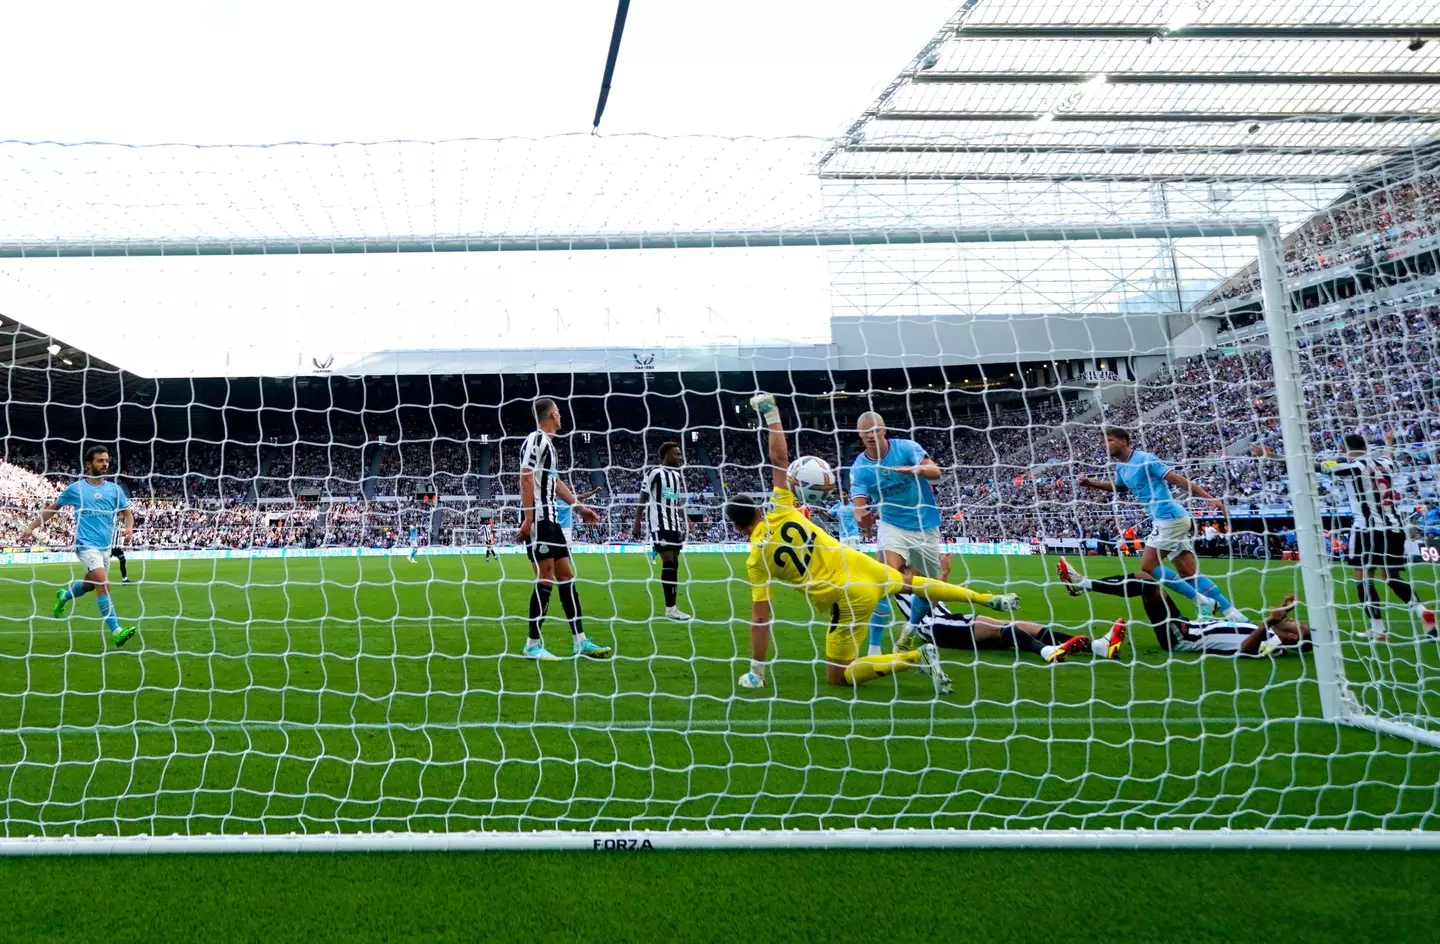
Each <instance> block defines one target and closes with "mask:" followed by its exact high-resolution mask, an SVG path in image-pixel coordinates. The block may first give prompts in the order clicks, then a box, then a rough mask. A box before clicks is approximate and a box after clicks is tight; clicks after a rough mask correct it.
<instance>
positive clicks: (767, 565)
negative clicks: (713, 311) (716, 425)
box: [725, 393, 1020, 694]
mask: <svg viewBox="0 0 1440 944" xmlns="http://www.w3.org/2000/svg"><path fill="white" fill-rule="evenodd" d="M750 403H751V405H752V406H753V407H755V410H756V412H758V413H759V414H760V419H761V421H762V422H764V424H765V425H766V427H768V429H769V432H768V434H767V447H768V449H767V451H768V453H769V458H770V465H771V484H772V486H773V489H772V491H771V493H770V500H771V502H773V504H774V508H773V509H772V510H771V511H769V512H768V513H767V512H766V511H765V510H764V509H763V508H761V507H760V505H759V503H758V502H756V501H755V500H754V499H753V498H750V497H749V496H746V495H742V496H739V497H737V498H734V499H732V500H730V501H729V502H727V503H726V504H725V517H726V518H727V519H729V521H730V523H731V524H732V525H734V527H735V529H736V530H737V531H739V532H740V533H741V534H742V535H744V536H745V537H746V538H748V539H749V541H750V555H749V558H748V559H747V560H746V563H745V571H746V576H747V577H748V578H749V580H750V599H751V622H750V647H751V661H750V671H749V672H746V673H745V674H744V675H742V676H740V686H741V687H742V688H761V687H763V686H764V685H765V659H766V656H767V655H768V653H769V651H770V619H771V611H770V583H771V581H779V582H781V583H787V584H789V585H790V586H792V587H794V588H795V589H796V590H799V591H800V592H801V593H803V594H805V597H806V598H807V599H808V600H809V601H810V605H811V606H813V607H814V608H815V610H816V612H818V613H822V614H828V616H829V619H830V628H829V631H828V632H827V633H826V634H825V661H826V666H825V678H826V680H827V681H828V682H829V683H830V684H832V685H860V684H862V683H864V682H868V681H870V680H871V679H873V678H876V677H878V676H882V675H890V674H892V673H895V672H903V671H905V670H906V669H909V668H910V667H912V666H914V667H915V668H918V669H919V670H920V671H921V672H923V673H925V674H926V675H929V676H930V677H931V679H932V680H933V681H934V683H935V690H936V691H937V692H939V693H941V694H944V693H946V692H948V691H949V690H950V680H949V678H947V677H946V675H945V671H944V669H942V668H941V666H940V656H939V653H938V652H937V651H936V649H935V646H934V645H932V644H930V643H925V644H923V645H921V646H919V647H918V648H916V649H912V650H908V651H906V652H895V653H891V654H889V655H879V656H868V655H867V656H860V655H859V652H860V641H861V639H863V638H865V636H866V635H867V634H868V633H869V623H870V614H871V613H872V612H873V611H874V609H875V605H876V603H878V602H879V601H880V600H882V599H885V598H887V597H889V596H890V595H892V594H896V593H902V592H911V593H916V594H918V595H919V596H921V597H923V598H924V599H926V600H928V601H929V602H931V603H935V602H939V601H942V600H943V601H953V602H959V601H962V600H963V601H966V602H971V603H981V604H984V605H986V606H989V607H990V608H992V609H995V610H1001V611H1007V612H1008V611H1010V610H1014V609H1016V608H1017V607H1018V606H1019V604H1020V599H1019V597H1018V596H1016V595H1015V594H1013V593H1005V594H994V593H979V592H976V591H974V590H969V589H967V588H965V587H957V586H955V585H954V584H947V583H941V582H940V581H938V580H930V579H927V578H925V577H905V576H904V575H902V574H901V573H900V572H899V571H897V570H895V569H894V568H893V567H887V566H885V565H884V564H882V563H880V562H879V561H877V560H875V559H874V558H872V557H867V556H865V555H864V554H862V553H860V552H859V551H857V550H855V549H854V548H849V547H845V546H844V545H842V544H841V543H840V542H839V541H837V540H836V539H835V538H834V537H832V536H831V535H830V534H829V533H828V532H826V531H825V530H824V529H822V528H821V527H819V526H818V525H816V524H813V523H812V522H811V521H810V519H808V518H806V517H805V516H804V515H802V514H801V513H800V512H799V511H798V510H797V508H796V502H795V496H794V494H793V493H792V492H791V491H790V483H789V481H788V478H787V475H786V469H787V468H788V467H789V465H790V450H789V447H788V446H787V445H786V443H785V431H784V430H783V429H782V428H781V423H780V411H779V409H778V408H777V407H776V405H775V398H774V397H773V396H771V395H769V394H764V393H762V394H759V395H757V396H755V397H753V398H751V401H750Z"/></svg>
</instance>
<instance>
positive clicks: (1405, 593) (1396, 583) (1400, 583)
mask: <svg viewBox="0 0 1440 944" xmlns="http://www.w3.org/2000/svg"><path fill="white" fill-rule="evenodd" d="M120 566H121V567H124V566H125V565H124V564H121V565H120ZM1385 586H1387V587H1389V588H1390V592H1391V593H1393V594H1395V596H1396V597H1397V598H1399V600H1400V602H1401V603H1404V604H1407V605H1408V604H1409V603H1410V601H1411V600H1413V599H1415V591H1414V590H1412V589H1410V582H1409V581H1408V580H1401V579H1400V578H1399V577H1391V578H1390V579H1389V580H1387V581H1385Z"/></svg>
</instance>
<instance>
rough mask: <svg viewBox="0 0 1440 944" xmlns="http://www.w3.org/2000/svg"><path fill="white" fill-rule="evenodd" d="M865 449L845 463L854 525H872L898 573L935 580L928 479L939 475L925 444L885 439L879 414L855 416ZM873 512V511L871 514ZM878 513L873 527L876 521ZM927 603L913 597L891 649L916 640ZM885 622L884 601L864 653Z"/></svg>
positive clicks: (935, 520) (936, 544)
mask: <svg viewBox="0 0 1440 944" xmlns="http://www.w3.org/2000/svg"><path fill="white" fill-rule="evenodd" d="M855 431H856V432H857V433H859V435H860V442H861V444H862V445H864V447H865V449H864V450H863V451H862V452H861V453H860V454H859V455H858V456H856V457H855V462H854V463H853V464H852V465H851V466H850V502H851V504H852V505H853V506H854V509H855V523H856V524H857V525H858V526H859V527H860V528H863V529H865V530H867V531H868V530H869V529H870V528H871V527H876V529H877V538H878V540H879V543H880V552H881V554H882V555H883V556H882V560H884V562H885V563H886V564H887V565H889V566H891V567H893V568H895V569H896V570H900V571H903V570H904V569H905V568H906V567H909V568H910V569H911V570H913V571H914V572H915V573H917V574H919V575H921V576H922V577H930V578H931V579H934V580H939V579H940V553H941V547H940V508H939V506H938V505H937V504H936V503H935V492H934V490H933V489H932V488H931V485H930V483H932V482H935V481H937V480H938V479H939V478H940V476H941V475H942V474H943V473H942V472H941V470H940V467H939V466H938V465H936V464H935V460H934V459H931V458H930V456H929V455H928V454H927V453H926V452H925V448H924V447H923V446H921V445H920V444H919V443H917V442H915V441H914V440H912V439H891V438H889V436H887V435H886V430H885V420H884V419H882V418H881V416H880V414H879V413H864V414H861V416H860V419H859V421H857V423H856V425H855ZM877 513H878V514H877ZM877 517H878V526H877V524H876V522H877ZM929 614H930V604H929V603H927V602H925V601H924V600H919V601H917V603H916V605H915V606H913V607H911V609H910V619H909V621H908V622H907V623H906V624H905V629H904V630H902V631H901V633H900V638H899V639H898V640H897V641H896V643H895V648H896V649H897V650H905V649H912V648H914V647H915V646H918V645H919V644H920V642H919V639H920V625H921V623H922V621H923V620H924V619H925V617H926V616H928V615H929ZM889 624H890V609H889V606H888V604H887V605H886V606H885V608H884V612H882V611H881V609H880V608H878V607H877V608H876V611H875V615H874V616H873V617H872V618H871V620H870V650H869V651H870V654H871V655H874V654H876V653H878V652H879V651H880V643H881V640H882V639H884V638H885V629H886V628H887V627H888V626H889Z"/></svg>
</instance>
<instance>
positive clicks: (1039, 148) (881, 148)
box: [843, 143, 1424, 157]
mask: <svg viewBox="0 0 1440 944" xmlns="http://www.w3.org/2000/svg"><path fill="white" fill-rule="evenodd" d="M1423 146H1424V145H1415V146H1414V147H1409V146H1400V145H1390V146H1386V147H1372V146H1368V145H1363V144H1356V145H1348V146H1347V145H1323V144H1317V145H1313V146H1310V147H1307V146H1305V145H1278V144H1256V145H1250V146H1246V145H1224V146H1221V145H1206V144H1177V145H1168V146H1167V145H1158V144H1114V145H1106V144H878V143H862V144H850V145H846V146H845V148H844V149H843V150H844V151H845V153H847V154H1171V155H1179V154H1199V155H1209V154H1283V155H1292V156H1296V157H1310V156H1320V155H1327V154H1328V155H1337V156H1361V157H1363V156H1366V155H1374V154H1381V155H1390V154H1407V153H1410V152H1412V151H1416V150H1418V149H1420V148H1421V147H1423Z"/></svg>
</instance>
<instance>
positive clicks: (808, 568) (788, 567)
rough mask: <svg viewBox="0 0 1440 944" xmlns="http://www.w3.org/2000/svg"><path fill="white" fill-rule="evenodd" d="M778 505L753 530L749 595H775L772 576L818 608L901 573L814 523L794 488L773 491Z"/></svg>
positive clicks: (870, 590) (875, 588) (876, 588)
mask: <svg viewBox="0 0 1440 944" xmlns="http://www.w3.org/2000/svg"><path fill="white" fill-rule="evenodd" d="M770 501H771V503H772V504H773V506H774V507H773V508H772V509H771V510H770V512H769V513H767V514H766V515H765V517H764V518H762V519H761V520H760V523H759V524H757V525H755V529H754V530H753V531H751V532H750V556H749V558H748V559H747V560H746V562H745V570H746V575H747V576H748V577H749V579H750V599H751V600H753V601H756V602H759V601H762V600H769V599H770V581H772V580H778V581H780V582H781V583H788V584H789V585H790V586H792V587H794V588H795V589H797V590H799V591H800V592H801V593H803V594H805V596H806V597H807V598H808V599H809V600H810V602H811V604H813V605H814V606H816V607H817V608H823V607H826V606H829V605H831V604H832V603H835V602H836V601H837V600H839V598H840V597H841V596H842V595H843V594H844V593H845V591H846V590H847V589H849V588H851V587H856V588H857V589H858V588H860V587H863V588H864V589H865V590H866V591H867V595H875V596H877V598H878V594H879V592H880V591H881V588H887V587H888V585H889V584H890V583H892V575H893V576H894V577H898V576H899V575H898V574H895V573H894V572H893V571H891V570H890V569H889V568H887V567H886V566H885V565H884V564H882V563H880V562H879V561H877V560H875V559H874V558H872V557H867V556H866V555H864V554H862V553H860V552H859V551H857V550H855V549H854V548H849V547H845V546H844V545H843V544H841V543H840V542H839V541H837V540H835V538H833V537H832V536H831V535H830V534H828V533H827V532H826V531H825V529H823V528H821V527H820V526H819V525H817V524H814V523H813V522H812V521H811V520H810V519H809V518H806V517H805V516H804V515H803V514H801V513H800V511H799V509H797V508H796V507H795V496H794V495H793V494H791V492H790V490H789V489H783V488H777V489H775V490H774V491H773V492H771V494H770Z"/></svg>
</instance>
